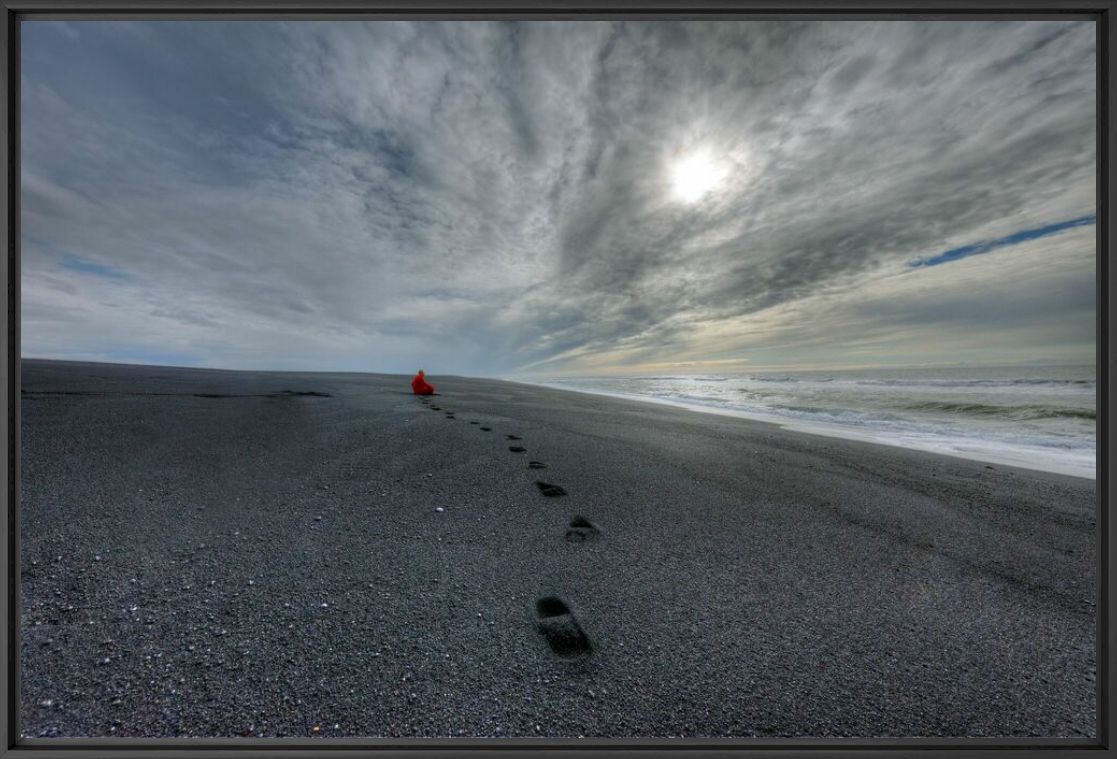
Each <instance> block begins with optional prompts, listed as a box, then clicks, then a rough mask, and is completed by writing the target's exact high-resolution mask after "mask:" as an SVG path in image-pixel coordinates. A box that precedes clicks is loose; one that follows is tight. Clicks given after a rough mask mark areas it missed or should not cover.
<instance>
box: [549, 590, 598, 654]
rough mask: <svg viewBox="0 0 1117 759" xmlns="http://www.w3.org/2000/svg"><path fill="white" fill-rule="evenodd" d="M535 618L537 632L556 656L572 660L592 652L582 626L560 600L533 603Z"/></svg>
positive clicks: (554, 598) (552, 598)
mask: <svg viewBox="0 0 1117 759" xmlns="http://www.w3.org/2000/svg"><path fill="white" fill-rule="evenodd" d="M535 618H536V623H537V625H538V627H539V632H540V633H542V635H543V638H544V639H545V640H546V641H547V645H549V646H550V647H551V650H552V651H554V652H555V653H556V654H557V655H559V656H562V657H568V658H573V657H575V656H585V655H587V654H589V653H590V651H591V650H592V647H591V646H590V640H589V638H588V637H587V636H586V633H585V632H584V631H583V630H582V626H581V625H580V624H578V620H577V619H575V618H574V614H573V613H572V612H571V611H570V608H569V607H568V606H567V605H566V604H565V603H563V601H562V599H560V598H557V597H555V596H544V597H543V598H540V599H539V600H538V601H536V602H535Z"/></svg>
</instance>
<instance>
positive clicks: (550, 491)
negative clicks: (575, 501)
mask: <svg viewBox="0 0 1117 759" xmlns="http://www.w3.org/2000/svg"><path fill="white" fill-rule="evenodd" d="M535 487H537V488H539V492H540V493H542V494H543V495H545V496H547V497H548V498H557V497H558V496H560V495H566V491H565V490H563V489H562V488H560V487H559V486H558V485H552V484H550V483H548V482H540V481H539V480H536V481H535Z"/></svg>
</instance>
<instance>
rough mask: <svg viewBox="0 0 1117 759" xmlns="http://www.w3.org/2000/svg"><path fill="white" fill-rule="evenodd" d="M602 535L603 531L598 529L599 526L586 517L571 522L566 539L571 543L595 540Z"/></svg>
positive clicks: (576, 518) (575, 518)
mask: <svg viewBox="0 0 1117 759" xmlns="http://www.w3.org/2000/svg"><path fill="white" fill-rule="evenodd" d="M600 534H601V530H599V529H597V525H595V524H594V523H593V522H591V521H590V520H588V519H586V518H585V517H574V518H573V519H571V520H570V526H569V527H567V528H566V539H567V540H569V541H570V542H571V543H584V542H586V541H587V540H595V539H596V538H597V536H598V535H600Z"/></svg>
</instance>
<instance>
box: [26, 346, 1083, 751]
mask: <svg viewBox="0 0 1117 759" xmlns="http://www.w3.org/2000/svg"><path fill="white" fill-rule="evenodd" d="M22 376H23V396H22V398H23V402H22V414H23V416H22V457H23V458H22V472H21V475H22V504H21V510H20V514H21V541H22V545H21V552H22V555H21V562H22V567H21V569H22V584H21V591H22V632H21V634H22V649H21V652H20V655H21V664H22V702H23V706H22V720H23V728H22V729H23V732H24V734H25V735H27V736H28V737H39V736H109V735H114V736H146V737H151V736H159V737H171V736H240V735H262V736H308V735H319V736H324V737H330V736H458V735H461V736H484V737H491V736H608V737H625V736H690V737H694V736H1072V737H1079V736H1092V735H1094V730H1095V728H1094V720H1095V716H1096V715H1095V708H1094V687H1095V671H1094V667H1095V658H1094V635H1095V614H1096V612H1095V607H1094V598H1095V583H1096V578H1095V576H1094V566H1095V537H1094V536H1095V503H1094V499H1095V483H1094V482H1093V481H1091V480H1080V479H1075V478H1070V477H1063V476H1058V475H1048V474H1039V473H1035V472H1029V471H1024V470H1014V469H1009V468H1006V467H1003V466H995V467H994V468H990V467H989V466H987V465H985V464H983V463H979V462H971V461H965V460H961V459H954V458H947V457H941V456H935V455H930V454H925V453H916V452H911V451H905V450H901V449H897V448H888V447H883V446H876V445H870V444H864V443H855V442H845V441H841V440H837V439H833V438H824V437H815V436H810V435H803V434H798V433H791V432H786V431H782V430H780V429H778V428H776V427H773V426H769V425H765V424H762V423H757V422H749V421H746V420H741V419H735V418H729V417H721V416H715V415H708V414H698V413H693V412H690V411H686V410H681V409H676V408H671V407H666V406H661V405H654V404H644V403H638V402H629V401H624V400H617V399H611V398H605V397H600V396H591V395H582V394H577V393H570V392H563V391H558V390H549V389H544V388H537V387H531V386H527V385H520V384H514V383H503V382H497V381H491V380H475V379H459V378H454V377H438V376H434V377H432V378H431V379H432V381H433V382H434V384H435V385H436V386H437V388H438V390H439V392H440V395H439V396H436V397H434V398H431V399H430V400H429V401H428V403H429V406H428V403H424V402H423V401H421V400H420V399H418V398H416V397H414V396H412V395H411V394H410V393H409V392H408V384H407V379H408V378H405V377H396V376H386V375H356V374H351V375H344V374H286V373H277V374H268V373H250V372H217V371H205V370H189V369H169V368H157V367H140V366H133V367H125V366H111V365H97V364H68V363H53V362H40V361H24V363H23V374H22ZM433 407H438V409H437V410H436V409H435V408H433ZM448 413H452V417H453V418H450V417H449V416H448V415H447V414H448ZM474 422H476V424H474ZM485 428H488V429H485ZM509 435H512V436H515V437H516V438H517V439H510V438H509V437H508V436H509ZM513 448H522V449H524V450H523V451H522V452H516V451H513V450H511V449H513ZM529 462H539V463H540V464H542V465H543V466H542V467H538V466H537V468H531V467H530V466H529ZM538 483H543V484H542V485H540V484H538ZM547 486H555V487H557V488H558V489H560V490H561V491H562V492H559V491H556V490H550V489H549V488H548V487H547ZM576 517H583V518H584V520H583V521H584V522H588V523H589V524H588V526H587V525H586V524H583V523H582V522H579V523H578V524H576V525H574V526H571V522H572V520H574V519H575V518H576ZM541 600H542V601H543V603H542V604H541V605H540V607H539V608H537V604H538V603H539V602H540V601H541ZM564 609H568V610H569V611H570V612H572V614H573V619H576V620H577V624H574V623H572V621H571V617H570V616H569V615H565V614H563V613H562V612H563V610H564ZM540 612H541V613H542V615H543V617H544V619H543V620H542V621H540V620H539V619H538V618H537V617H538V614H539V613H540ZM579 627H580V631H579ZM544 632H546V633H548V634H549V635H550V636H551V638H550V641H551V642H552V643H554V644H555V647H556V648H558V649H559V653H556V652H555V650H552V647H551V645H549V642H548V639H547V638H546V637H545V636H544V634H543V633H544ZM587 646H588V647H589V651H588V652H587V651H585V648H586V647H587ZM560 654H564V655H560Z"/></svg>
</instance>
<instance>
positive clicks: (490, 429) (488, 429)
mask: <svg viewBox="0 0 1117 759" xmlns="http://www.w3.org/2000/svg"><path fill="white" fill-rule="evenodd" d="M481 431H482V432H492V431H493V428H492V427H482V428H481Z"/></svg>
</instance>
